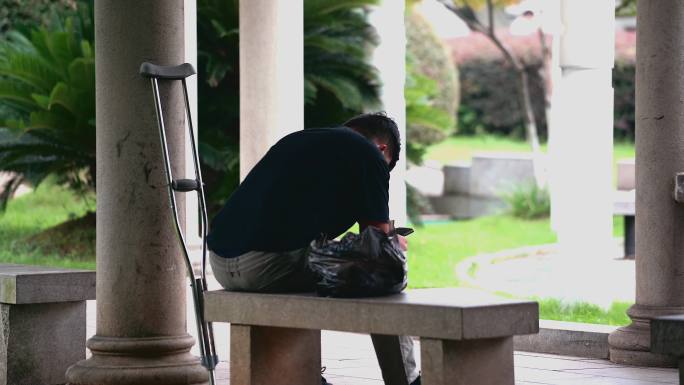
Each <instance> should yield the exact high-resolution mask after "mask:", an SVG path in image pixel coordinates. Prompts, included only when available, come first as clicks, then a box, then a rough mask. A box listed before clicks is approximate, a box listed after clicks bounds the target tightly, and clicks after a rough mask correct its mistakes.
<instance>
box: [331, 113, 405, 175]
mask: <svg viewBox="0 0 684 385" xmlns="http://www.w3.org/2000/svg"><path fill="white" fill-rule="evenodd" d="M343 126H345V127H349V128H353V129H355V130H356V131H358V132H359V133H360V134H361V135H363V136H365V137H366V138H368V139H379V140H381V141H383V142H385V143H387V147H389V150H390V154H392V159H391V161H390V164H389V169H390V170H392V169H393V168H394V166H395V165H396V164H397V161H398V160H399V152H400V150H401V139H400V137H399V127H397V123H395V122H394V120H393V119H392V118H390V117H389V116H387V114H386V113H385V112H375V113H370V114H361V115H358V116H355V117H353V118H351V119H349V120H347V121H346V122H344V124H343Z"/></svg>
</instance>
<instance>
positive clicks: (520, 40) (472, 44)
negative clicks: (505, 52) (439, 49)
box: [449, 30, 636, 141]
mask: <svg viewBox="0 0 684 385" xmlns="http://www.w3.org/2000/svg"><path fill="white" fill-rule="evenodd" d="M503 39H504V41H505V42H506V43H507V44H508V45H509V46H510V47H511V48H512V50H513V51H514V52H515V53H516V54H517V55H519V56H520V57H523V58H524V60H525V62H526V63H527V69H528V76H529V77H530V82H531V85H532V89H531V92H532V102H533V104H534V106H533V108H534V110H535V115H536V117H537V126H538V127H539V129H540V135H541V136H542V137H546V136H547V128H546V117H545V113H544V98H543V96H544V94H543V87H542V83H541V81H542V79H541V77H540V76H539V70H540V65H541V58H540V56H539V55H540V52H541V51H540V48H539V39H537V38H535V37H534V36H532V37H529V36H528V37H512V36H508V35H506V36H503ZM635 44H636V33H635V31H633V30H619V31H617V32H616V36H615V45H616V47H615V51H616V52H615V68H614V69H613V88H614V91H615V99H614V100H615V106H614V112H615V115H614V131H613V133H614V137H615V138H618V139H625V140H631V141H633V140H634V127H635V120H634V106H635V104H634V103H635V102H634V90H635V88H634V74H635V54H636V50H635ZM449 45H450V47H451V48H452V55H453V58H454V61H455V62H456V63H458V69H459V73H460V80H461V103H460V106H459V109H458V113H457V120H458V128H459V133H463V134H468V135H476V134H482V133H492V134H500V135H508V136H512V137H515V138H520V139H523V138H524V137H525V132H524V128H523V125H522V116H521V115H520V114H521V109H520V108H519V107H518V104H517V100H516V99H515V98H514V97H512V95H514V94H513V93H514V92H516V90H515V83H514V81H515V77H514V76H515V74H514V72H513V70H512V69H511V68H509V67H507V66H506V65H505V63H504V61H503V60H502V59H501V57H500V53H498V52H497V50H496V48H495V47H494V46H493V45H492V44H491V43H490V42H487V41H486V40H485V39H484V38H482V37H481V36H479V34H471V35H470V36H468V37H462V38H456V39H452V40H451V41H450V42H449Z"/></svg>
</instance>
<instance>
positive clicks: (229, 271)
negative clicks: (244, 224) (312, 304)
mask: <svg viewBox="0 0 684 385" xmlns="http://www.w3.org/2000/svg"><path fill="white" fill-rule="evenodd" d="M306 254H307V249H299V250H294V251H288V252H264V251H250V252H247V253H245V254H242V255H240V256H238V257H235V258H222V257H220V256H218V255H216V254H214V253H210V257H209V262H210V263H211V268H212V271H213V272H214V277H216V280H217V281H218V282H219V283H220V284H221V286H223V287H224V288H225V289H227V290H235V291H252V292H269V293H273V292H297V291H311V290H313V289H314V285H315V282H316V281H315V277H314V275H313V273H312V272H311V270H309V268H308V265H307V263H306Z"/></svg>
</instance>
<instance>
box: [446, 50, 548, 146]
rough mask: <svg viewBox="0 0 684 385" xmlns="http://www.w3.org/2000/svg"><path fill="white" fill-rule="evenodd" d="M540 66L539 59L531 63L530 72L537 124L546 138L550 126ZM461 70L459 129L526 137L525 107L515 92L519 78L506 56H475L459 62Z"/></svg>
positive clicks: (540, 133)
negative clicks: (486, 58) (547, 123)
mask: <svg viewBox="0 0 684 385" xmlns="http://www.w3.org/2000/svg"><path fill="white" fill-rule="evenodd" d="M540 67H541V62H540V61H537V62H533V63H531V64H528V65H527V73H528V76H529V78H530V85H531V89H530V92H531V95H532V104H533V108H534V112H535V116H536V118H537V127H538V129H539V135H540V136H541V137H542V138H543V137H546V135H547V128H546V119H545V106H544V98H545V96H544V89H543V87H542V80H541V77H540V76H539V70H540ZM459 73H460V75H461V104H460V106H459V110H458V115H457V116H458V128H459V133H462V134H467V135H474V134H481V133H491V134H498V135H506V136H511V137H515V138H520V139H524V138H525V126H524V124H523V115H522V114H523V110H522V108H520V104H519V103H518V97H517V96H516V95H517V92H518V88H517V86H516V84H517V81H518V79H517V77H516V74H515V71H514V69H513V68H512V67H510V66H508V65H507V64H506V63H505V62H504V61H503V60H476V61H469V62H465V63H461V64H459Z"/></svg>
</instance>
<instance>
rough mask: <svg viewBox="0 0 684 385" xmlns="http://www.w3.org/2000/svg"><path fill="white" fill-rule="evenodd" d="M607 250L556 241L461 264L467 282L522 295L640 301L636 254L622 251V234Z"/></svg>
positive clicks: (597, 301)
mask: <svg viewBox="0 0 684 385" xmlns="http://www.w3.org/2000/svg"><path fill="white" fill-rule="evenodd" d="M607 254H608V255H594V254H592V251H591V250H590V249H589V248H588V249H587V250H586V251H584V252H583V254H582V255H578V254H571V255H568V254H565V253H563V252H562V251H561V250H560V249H559V248H558V246H557V245H555V244H551V245H542V246H534V247H525V248H520V249H515V250H507V251H502V252H498V253H493V254H487V255H479V256H475V257H471V258H468V259H466V260H464V261H462V262H461V263H460V264H459V265H458V266H457V267H456V269H455V270H456V274H457V276H458V277H459V280H460V282H461V283H462V284H464V285H467V286H473V287H477V288H482V289H484V290H487V291H490V292H505V293H508V294H511V295H514V296H518V297H522V298H529V297H538V298H558V299H561V300H564V301H566V302H576V301H583V302H589V303H593V304H596V305H599V306H602V307H604V308H608V307H610V305H611V304H612V303H613V302H614V301H620V302H634V298H635V284H636V279H635V263H634V260H629V259H624V258H623V257H622V255H623V251H622V244H621V242H618V241H617V240H616V242H615V245H614V247H613V249H612V250H609V251H608V253H607Z"/></svg>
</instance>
